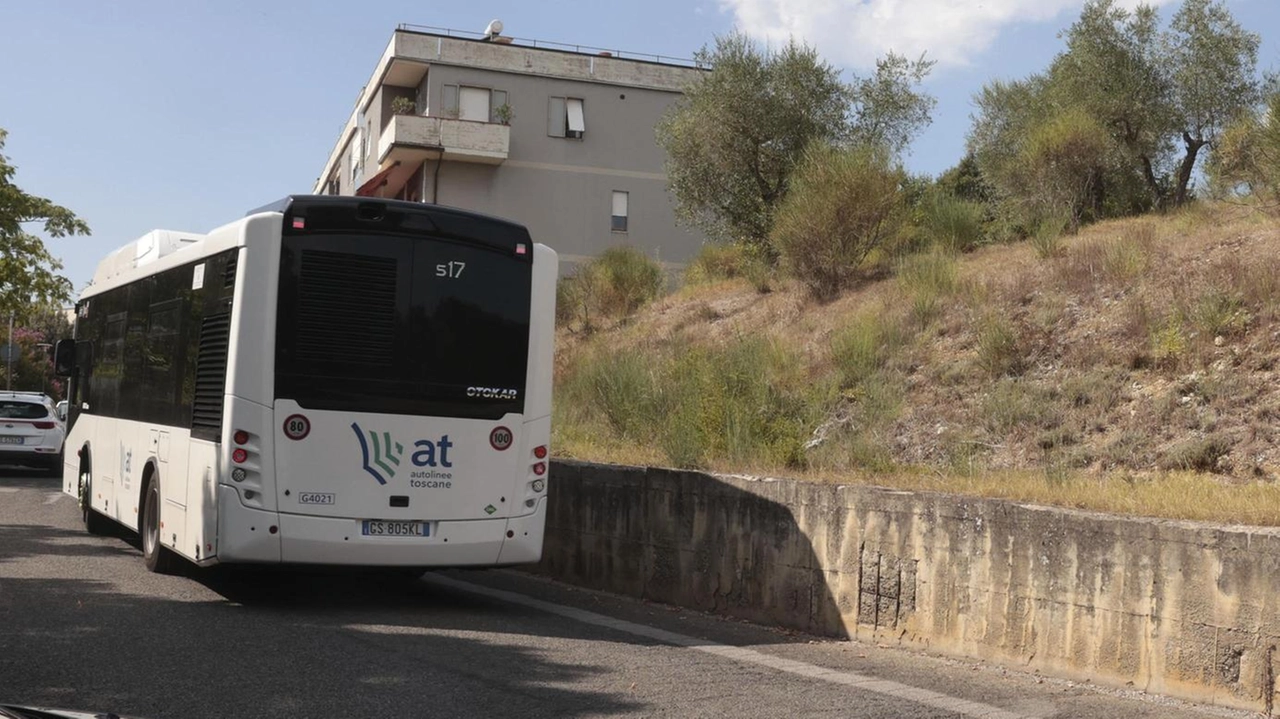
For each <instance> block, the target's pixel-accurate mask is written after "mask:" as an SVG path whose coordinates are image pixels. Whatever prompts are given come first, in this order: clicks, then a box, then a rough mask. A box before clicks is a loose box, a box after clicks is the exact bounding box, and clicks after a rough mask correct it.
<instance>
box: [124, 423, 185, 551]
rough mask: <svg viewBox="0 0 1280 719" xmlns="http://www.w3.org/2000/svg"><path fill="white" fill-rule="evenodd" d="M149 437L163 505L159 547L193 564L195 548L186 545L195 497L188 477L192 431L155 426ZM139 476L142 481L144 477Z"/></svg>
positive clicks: (136, 485) (139, 519)
mask: <svg viewBox="0 0 1280 719" xmlns="http://www.w3.org/2000/svg"><path fill="white" fill-rule="evenodd" d="M142 426H144V427H146V426H147V425H142ZM149 435H150V440H151V441H150V451H151V458H152V461H153V462H155V467H156V472H157V473H158V474H159V476H160V491H161V492H162V494H161V497H160V498H161V500H162V501H163V503H164V504H163V505H162V506H161V508H160V525H161V526H160V543H161V544H163V545H164V546H166V547H169V548H170V549H172V550H173V551H174V552H176V553H177V554H179V555H181V556H183V557H186V558H187V559H191V560H194V559H195V558H196V555H195V551H194V547H193V545H192V544H191V543H190V542H188V541H187V506H188V501H189V498H190V497H191V496H192V495H193V494H194V493H193V492H192V491H191V489H190V487H189V485H188V476H187V455H188V450H189V449H190V446H191V431H190V430H188V429H181V428H173V427H156V426H154V425H152V426H151V427H150V428H149ZM138 476H139V479H140V478H141V474H139V475H138ZM141 489H142V485H141V482H140V481H139V482H137V483H136V484H135V494H137V492H139V491H141ZM139 509H141V507H139ZM137 516H138V519H137V520H135V522H138V523H140V521H141V516H142V515H141V514H138V515H137Z"/></svg>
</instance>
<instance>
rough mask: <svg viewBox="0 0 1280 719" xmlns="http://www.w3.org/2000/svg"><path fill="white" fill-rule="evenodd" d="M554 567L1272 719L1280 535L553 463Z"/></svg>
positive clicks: (770, 618) (640, 593)
mask: <svg viewBox="0 0 1280 719" xmlns="http://www.w3.org/2000/svg"><path fill="white" fill-rule="evenodd" d="M552 478H553V479H552V482H551V506H550V514H549V517H548V531H547V539H546V548H545V551H544V558H543V561H542V564H541V565H540V566H539V571H541V572H544V573H546V574H549V575H551V576H554V577H556V578H558V579H561V580H564V581H568V582H573V583H577V584H581V585H585V586H589V587H594V588H598V589H605V590H608V591H612V592H618V593H622V594H628V595H632V596H636V597H643V598H646V599H651V600H655V601H660V602H667V603H671V604H676V605H681V606H686V607H692V608H696V609H703V610H708V611H715V612H719V613H723V614H727V615H731V616H735V617H741V618H745V619H750V620H754V621H758V622H765V623H770V624H777V625H782V626H786V627H791V628H795V629H801V630H804V631H807V632H812V633H816V634H824V635H831V636H842V637H847V636H857V637H859V638H864V639H874V640H875V641H878V642H882V643H883V642H894V643H900V644H903V645H909V646H914V647H919V648H927V649H929V650H933V651H939V652H945V653H949V654H954V655H962V656H968V657H978V658H982V659H988V660H994V661H1000V662H1005V663H1009V664H1013V665H1017V666H1024V667H1030V668H1039V669H1042V670H1045V671H1047V672H1050V673H1054V674H1057V675H1060V676H1068V677H1074V678H1090V679H1093V680H1095V681H1100V682H1106V683H1111V684H1117V685H1123V684H1126V683H1127V682H1133V684H1134V685H1135V686H1136V687H1138V688H1142V689H1146V690H1148V691H1151V692H1157V693H1162V694H1169V695H1173V696H1180V697H1184V698H1188V699H1193V700H1196V701H1204V702H1212V703H1217V704H1222V705H1227V706H1235V707H1240V708H1247V709H1257V710H1267V711H1269V710H1270V708H1271V703H1272V700H1273V698H1274V696H1275V676H1276V671H1277V669H1278V668H1280V667H1277V664H1278V663H1280V661H1278V659H1277V657H1276V656H1275V655H1276V647H1277V646H1278V645H1280V640H1278V639H1277V637H1280V531H1277V530H1272V529H1256V528H1242V527H1219V526H1213V525H1207V524H1202V523H1192V522H1171V521H1158V520H1146V519H1127V518H1119V517H1112V516H1107V515H1102V514H1095V513H1088V512H1078V511H1070V510H1061V509H1053V508H1046V507H1040V506H1031V505H1024V504H1017V503H1014V502H1007V501H1001V500H986V499H975V498H971V497H962V496H955V495H945V494H933V493H917V492H902V491H893V490H885V489H876V488H869V487H848V486H834V485H820V484H813V483H808V482H800V481H793V480H781V479H752V478H744V477H726V476H712V475H708V474H702V473H697V472H681V471H674V470H663V469H645V468H634V467H616V466H604V465H591V464H584V463H577V462H556V463H554V465H553V468H552Z"/></svg>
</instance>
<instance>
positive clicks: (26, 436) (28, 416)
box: [0, 392, 67, 474]
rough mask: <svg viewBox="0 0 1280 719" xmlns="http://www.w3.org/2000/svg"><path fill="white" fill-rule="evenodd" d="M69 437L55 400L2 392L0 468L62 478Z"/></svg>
mask: <svg viewBox="0 0 1280 719" xmlns="http://www.w3.org/2000/svg"><path fill="white" fill-rule="evenodd" d="M66 437H67V430H66V427H65V426H64V425H63V423H62V421H61V420H59V418H58V412H57V410H56V409H54V404H53V400H52V399H50V398H49V397H47V396H45V395H43V394H41V393H39V392H0V464H20V465H24V466H27V467H39V468H41V469H45V470H48V471H49V472H51V473H54V474H62V443H63V440H65V439H66Z"/></svg>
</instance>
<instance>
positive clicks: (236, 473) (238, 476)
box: [231, 467, 248, 482]
mask: <svg viewBox="0 0 1280 719" xmlns="http://www.w3.org/2000/svg"><path fill="white" fill-rule="evenodd" d="M247 474H248V473H247V472H245V471H244V467H236V468H235V469H233V470H231V478H232V479H234V480H235V481H237V482H243V481H244V478H245V477H246V476H247Z"/></svg>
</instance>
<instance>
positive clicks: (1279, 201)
mask: <svg viewBox="0 0 1280 719" xmlns="http://www.w3.org/2000/svg"><path fill="white" fill-rule="evenodd" d="M1277 118H1280V91H1268V93H1267V98H1266V102H1265V103H1264V106H1263V109H1262V110H1261V111H1251V112H1246V113H1243V114H1241V115H1240V116H1239V118H1237V119H1236V121H1235V122H1233V123H1231V124H1230V125H1228V126H1227V128H1226V129H1225V130H1224V131H1223V132H1222V134H1221V135H1220V136H1219V138H1218V140H1217V142H1216V143H1215V147H1214V149H1213V154H1212V155H1210V157H1209V166H1208V174H1209V180H1210V183H1211V187H1213V189H1214V190H1215V191H1216V193H1217V194H1218V195H1220V196H1223V195H1235V194H1246V195H1249V196H1251V197H1252V198H1253V200H1254V201H1256V202H1258V203H1260V204H1261V205H1262V206H1263V207H1264V208H1266V209H1268V210H1272V211H1274V210H1276V209H1280V120H1278V119H1277Z"/></svg>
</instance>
